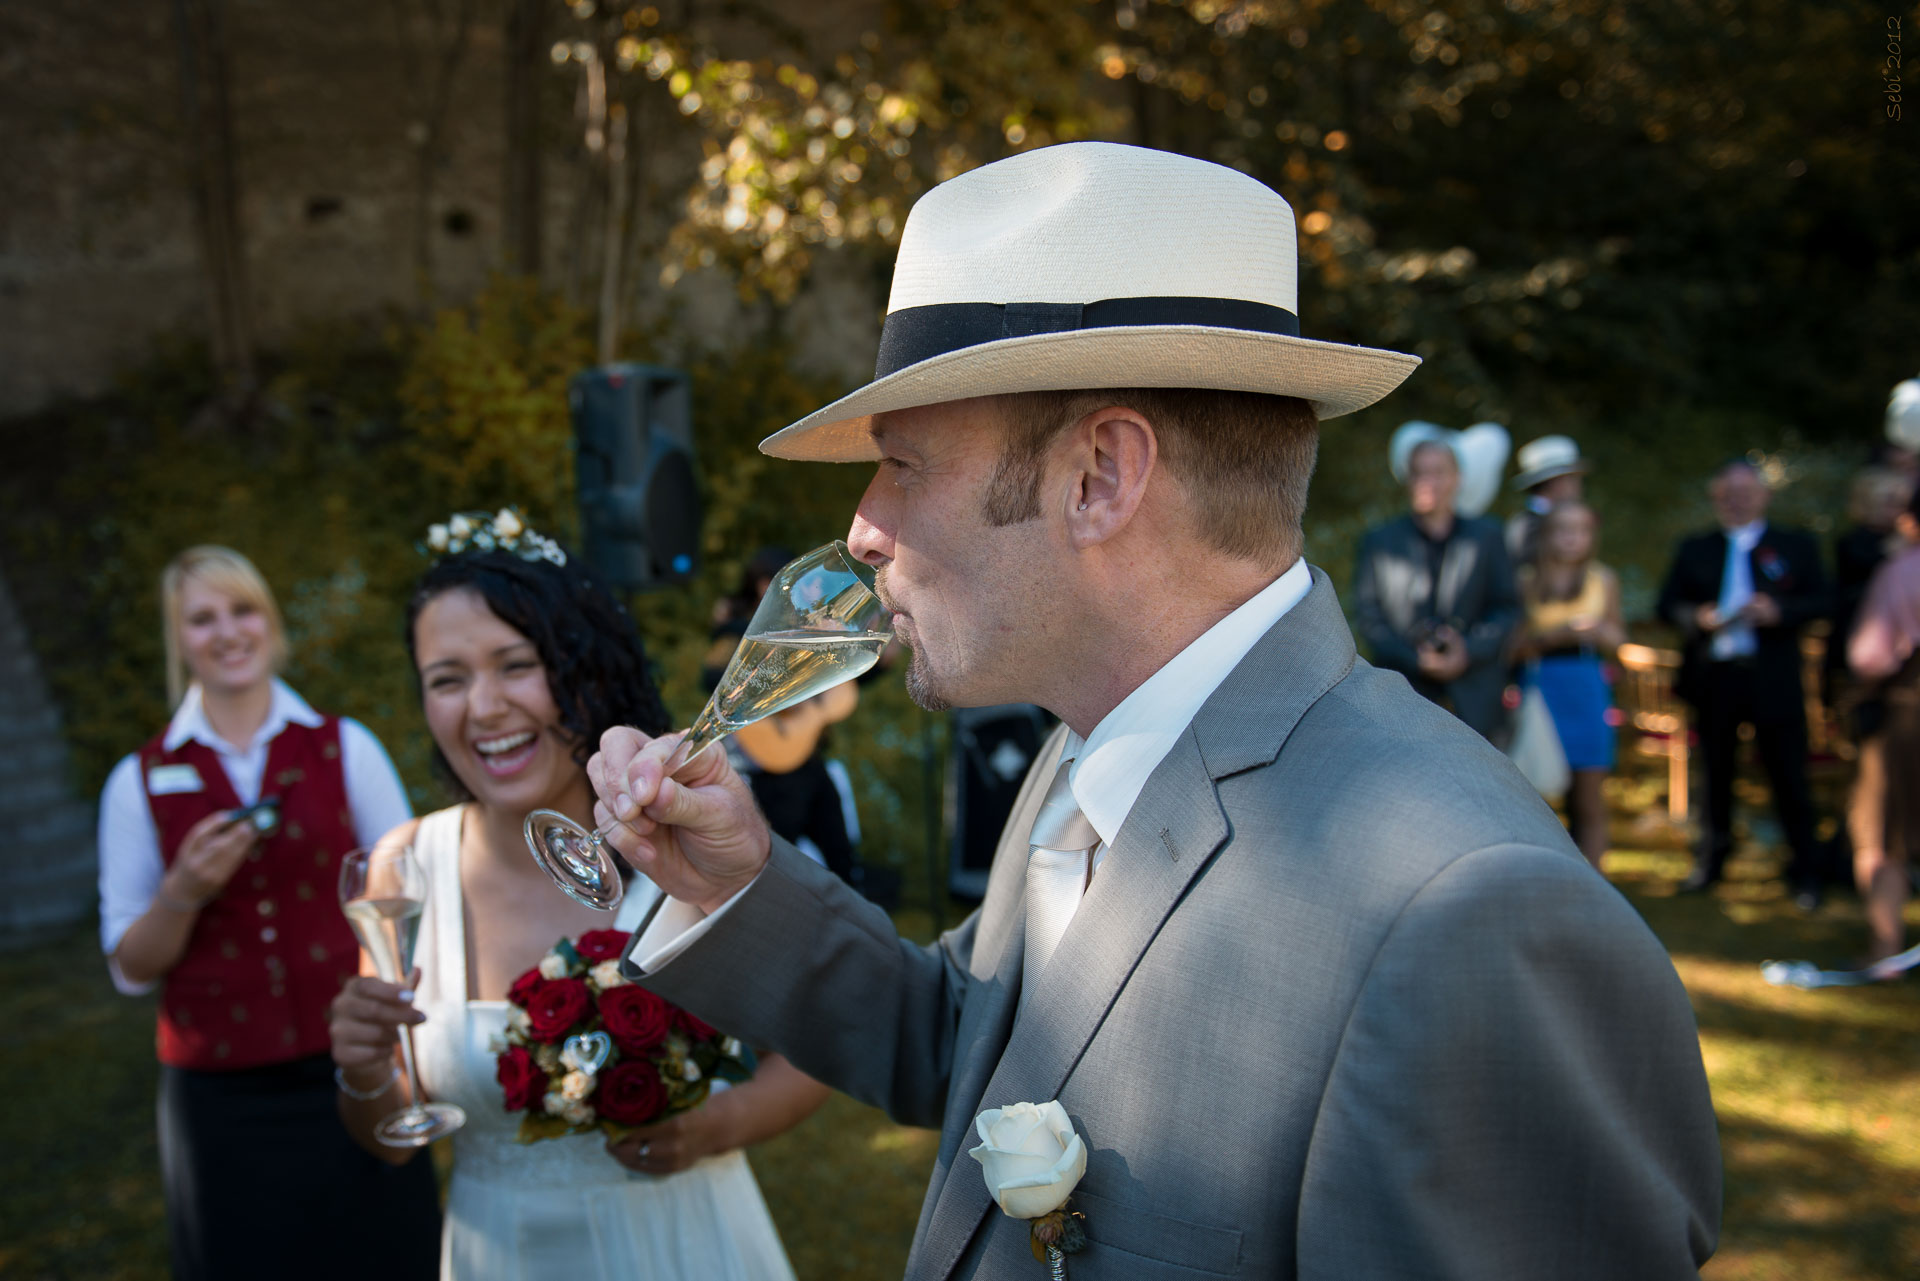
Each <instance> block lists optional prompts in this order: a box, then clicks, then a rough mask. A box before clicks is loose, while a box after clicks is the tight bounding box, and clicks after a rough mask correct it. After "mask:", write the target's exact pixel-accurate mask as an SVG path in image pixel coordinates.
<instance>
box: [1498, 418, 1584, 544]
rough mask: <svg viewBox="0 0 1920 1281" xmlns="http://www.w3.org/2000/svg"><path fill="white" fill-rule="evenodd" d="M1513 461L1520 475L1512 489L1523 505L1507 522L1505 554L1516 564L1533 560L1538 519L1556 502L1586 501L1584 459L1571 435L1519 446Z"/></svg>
mask: <svg viewBox="0 0 1920 1281" xmlns="http://www.w3.org/2000/svg"><path fill="white" fill-rule="evenodd" d="M1514 461H1515V462H1516V463H1517V464H1518V466H1519V468H1520V474H1519V475H1518V476H1515V477H1514V478H1513V487H1514V488H1515V489H1517V490H1519V491H1520V492H1521V493H1523V494H1525V495H1526V500H1525V503H1524V505H1523V506H1522V507H1521V508H1520V510H1519V511H1517V512H1515V513H1514V514H1513V515H1512V516H1511V517H1509V518H1508V520H1507V555H1508V556H1509V557H1510V558H1511V559H1512V560H1513V563H1514V564H1516V565H1526V564H1530V563H1532V561H1533V557H1534V550H1535V549H1534V541H1535V539H1536V537H1537V536H1538V535H1539V532H1540V518H1541V517H1543V516H1545V515H1546V514H1547V513H1548V512H1550V511H1552V510H1553V508H1554V505H1555V504H1557V503H1577V502H1582V501H1584V500H1585V497H1586V488H1587V467H1588V464H1587V460H1586V459H1584V458H1582V457H1581V456H1580V446H1579V445H1578V444H1576V443H1574V440H1573V437H1571V436H1542V437H1540V438H1539V439H1538V440H1530V441H1528V442H1527V443H1526V444H1524V445H1522V446H1520V452H1519V453H1518V454H1517V455H1515V458H1514Z"/></svg>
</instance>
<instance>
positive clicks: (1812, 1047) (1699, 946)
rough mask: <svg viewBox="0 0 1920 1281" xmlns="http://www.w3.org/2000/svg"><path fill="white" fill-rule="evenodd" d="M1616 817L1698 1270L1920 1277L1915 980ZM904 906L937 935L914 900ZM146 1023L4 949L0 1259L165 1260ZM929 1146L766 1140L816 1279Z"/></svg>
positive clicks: (806, 1273)
mask: <svg viewBox="0 0 1920 1281" xmlns="http://www.w3.org/2000/svg"><path fill="white" fill-rule="evenodd" d="M1619 835H1620V836H1621V837H1622V839H1623V848H1621V849H1619V850H1616V852H1615V853H1614V854H1613V855H1612V856H1611V862H1610V864H1609V874H1610V875H1611V876H1612V877H1613V879H1614V881H1615V882H1616V883H1617V884H1618V885H1620V887H1621V888H1622V889H1623V890H1624V891H1626V893H1627V894H1628V895H1629V896H1630V897H1631V898H1632V899H1633V901H1634V903H1635V905H1636V906H1638V907H1639V908H1640V910H1641V911H1642V912H1643V913H1644V914H1645V915H1646V918H1647V920H1648V922H1649V923H1650V924H1651V925H1652V926H1653V928H1654V930H1655V931H1656V932H1657V933H1658V934H1659V935H1660V937H1661V938H1662V939H1664V940H1665V941H1666V943H1667V945H1668V947H1669V948H1670V949H1672V951H1673V955H1674V963H1675V965H1676V966H1678V968H1679V970H1680V975H1681V977H1682V978H1683V979H1684V980H1685V981H1686V984H1687V987H1688V989H1689V990H1690V991H1691V992H1692V994H1693V998H1694V1008H1695V1010H1696V1012H1697V1013H1698V1016H1699V1020H1700V1030H1701V1039H1702V1044H1703V1048H1704V1051H1705V1056H1706V1062H1707V1069H1708V1072H1709V1073H1710V1074H1711V1076H1712V1079H1713V1092H1714V1100H1715V1104H1716V1106H1717V1107H1718V1109H1719V1113H1720V1121H1721V1134H1722V1142H1723V1144H1724V1150H1725V1155H1726V1162H1727V1206H1726V1228H1725V1232H1724V1234H1723V1236H1722V1243H1721V1249H1720V1253H1719V1255H1718V1257H1717V1258H1715V1259H1714V1261H1713V1262H1712V1263H1711V1264H1710V1265H1709V1266H1708V1268H1707V1270H1706V1272H1705V1274H1704V1275H1705V1276H1706V1277H1708V1278H1709V1279H1710V1281H1773V1279H1776V1278H1777V1279H1779V1281H1788V1279H1791V1281H1912V1279H1913V1278H1915V1277H1920V982H1909V983H1905V984H1894V985H1881V986H1877V987H1872V988H1856V989H1839V990H1827V991H1820V992H1800V991H1794V990H1790V989H1781V988H1774V987H1770V986H1768V985H1767V984H1766V983H1765V982H1763V981H1762V980H1761V978H1760V972H1759V964H1760V962H1761V961H1763V960H1766V959H1770V958H1774V957H1808V958H1812V959H1815V960H1818V961H1820V962H1821V963H1823V964H1827V965H1833V964H1838V963H1841V962H1843V961H1845V960H1846V958H1848V957H1850V956H1852V955H1853V954H1854V953H1856V952H1857V951H1858V950H1859V949H1860V946H1861V925H1860V915H1859V911H1858V908H1857V906H1856V904H1855V903H1854V902H1853V900H1852V898H1851V897H1850V896H1847V895H1844V894H1837V895H1836V896H1835V899H1834V901H1833V902H1832V903H1830V904H1829V905H1828V906H1827V907H1826V908H1824V909H1822V910H1821V912H1819V913H1818V914H1816V915H1815V916H1813V917H1811V918H1806V919H1802V918H1801V917H1799V916H1798V915H1796V914H1795V913H1794V912H1793V910H1792V908H1791V907H1790V906H1789V905H1788V904H1787V903H1786V901H1785V900H1784V898H1783V897H1782V895H1781V892H1780V887H1779V883H1778V882H1777V880H1773V879H1769V874H1770V873H1771V871H1772V867H1771V866H1770V865H1769V864H1767V863H1766V862H1765V861H1764V860H1762V859H1759V858H1757V857H1754V856H1752V855H1747V856H1743V857H1742V858H1739V859H1736V860H1735V862H1734V863H1733V864H1732V865H1731V867H1730V870H1729V882H1728V884H1726V885H1725V886H1723V887H1722V888H1721V890H1720V891H1719V892H1718V893H1717V894H1716V895H1710V896H1702V897H1691V898H1677V897H1674V896H1673V893H1672V890H1673V886H1674V884H1675V882H1676V881H1677V880H1678V879H1679V877H1680V876H1681V875H1683V874H1684V873H1685V871H1686V858H1685V856H1684V854H1682V853H1680V852H1679V851H1678V850H1677V848H1675V844H1676V843H1675V842H1674V840H1673V839H1672V838H1671V837H1670V836H1669V835H1667V834H1666V833H1665V832H1664V831H1663V830H1662V828H1661V826H1660V825H1659V824H1658V823H1655V822H1652V821H1651V820H1650V819H1649V820H1646V821H1644V822H1642V823H1636V824H1632V825H1628V824H1625V823H1623V824H1621V825H1620V828H1619ZM1912 919H1913V920H1914V923H1915V925H1916V926H1920V914H1916V915H1915V916H1914V917H1913V918H1912ZM902 924H903V927H904V928H906V929H908V930H909V931H910V932H912V933H916V934H924V931H925V924H926V922H925V916H924V913H921V914H918V916H917V918H912V917H910V918H908V919H903V922H902ZM151 1020H152V1007H151V1005H150V1003H148V1002H146V1001H127V1000H125V999H123V998H120V997H118V996H116V995H115V994H114V993H113V991H112V989H111V987H110V986H109V985H108V984H107V981H106V977H105V974H104V972H103V971H102V969H101V966H100V964H99V960H98V956H97V954H96V952H95V950H94V943H93V935H92V932H91V930H89V929H82V930H77V931H75V932H74V933H73V934H72V935H71V936H69V937H68V938H67V939H65V940H64V941H63V942H62V943H61V944H60V945H58V946H56V947H50V948H45V949H41V950H38V951H34V952H29V953H24V954H14V955H9V956H5V957H0V1028H3V1029H5V1030H4V1032H0V1097H4V1098H5V1099H7V1101H8V1105H7V1109H6V1110H7V1117H8V1120H7V1126H6V1141H5V1142H4V1143H0V1191H3V1192H4V1195H0V1276H5V1277H20V1278H36V1279H37V1278H92V1277H124V1278H158V1277H163V1276H165V1275H166V1263H165V1259H166V1250H165V1229H164V1225H163V1223H162V1219H161V1212H160V1201H159V1189H158V1184H157V1179H156V1176H155V1151H154V1139H153V1102H152V1100H153V1083H154V1069H153V1065H152V1051H151V1046H152V1032H151ZM933 1144H934V1139H933V1135H932V1134H930V1133H929V1132H927V1131H923V1130H914V1129H906V1128H903V1127H899V1126H895V1125H893V1124H892V1123H891V1122H889V1121H887V1120H886V1118H885V1117H883V1116H881V1115H880V1114H879V1113H878V1112H875V1111H873V1110H872V1109H870V1108H865V1107H861V1106H859V1105H857V1104H855V1103H852V1102H850V1101H848V1100H846V1099H844V1098H839V1097H836V1098H835V1099H834V1100H833V1101H832V1102H830V1103H829V1104H828V1105H827V1107H826V1108H824V1109H822V1111H821V1112H820V1113H818V1114H817V1115H815V1116H814V1117H813V1118H812V1119H810V1120H809V1121H807V1122H806V1123H805V1124H803V1125H802V1126H800V1127H799V1128H798V1129H796V1130H794V1131H792V1132H791V1133H789V1134H787V1135H784V1136H782V1137H781V1138H780V1139H778V1140H776V1141H774V1142H772V1143H769V1144H767V1145H765V1146H764V1147H762V1148H760V1149H757V1150H755V1152H754V1153H753V1164H754V1168H755V1170H756V1171H757V1172H758V1173H759V1176H760V1180H761V1184H762V1186H763V1188H764V1189H765V1191H766V1194H767V1199H768V1201H769V1203H770V1204H771V1205H772V1207H773V1212H774V1216H775V1218H776V1219H777V1220H778V1222H779V1226H780V1231H781V1235H782V1236H783V1238H784V1239H785V1240H786V1242H787V1246H788V1249H789V1250H790V1252H791V1253H792V1255H793V1260H794V1264H795V1267H796V1269H797V1270H798V1271H799V1273H800V1275H801V1276H802V1277H803V1278H808V1279H809V1281H812V1279H815V1278H818V1279H819V1281H827V1279H829V1278H833V1279H839V1278H866V1277H872V1278H890V1277H897V1276H899V1275H900V1272H901V1267H902V1265H903V1263H904V1262H905V1259H906V1251H907V1245H908V1242H909V1241H910V1239H911V1237H912V1234H913V1225H914V1222H915V1220H916V1218H917V1216H918V1213H919V1207H920V1199H921V1194H922V1192H923V1190H924V1189H925V1186H926V1172H927V1169H928V1166H929V1164H930V1163H931V1161H932V1159H933Z"/></svg>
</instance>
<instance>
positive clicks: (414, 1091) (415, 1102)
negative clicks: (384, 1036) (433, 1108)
mask: <svg viewBox="0 0 1920 1281" xmlns="http://www.w3.org/2000/svg"><path fill="white" fill-rule="evenodd" d="M400 1057H401V1059H402V1060H403V1061H404V1062H405V1063H406V1065H407V1093H408V1095H409V1097H410V1099H411V1101H410V1102H409V1103H408V1104H407V1108H406V1110H407V1111H408V1112H410V1113H415V1114H417V1113H419V1111H420V1107H421V1103H422V1099H421V1096H420V1073H419V1072H418V1071H416V1070H415V1069H414V1066H413V1027H412V1025H411V1024H409V1025H407V1026H404V1027H402V1028H401V1029H400Z"/></svg>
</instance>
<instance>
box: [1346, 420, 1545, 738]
mask: <svg viewBox="0 0 1920 1281" xmlns="http://www.w3.org/2000/svg"><path fill="white" fill-rule="evenodd" d="M1451 438H1452V436H1451V433H1449V435H1448V437H1447V438H1442V439H1436V440H1427V441H1423V442H1421V443H1420V444H1418V445H1416V446H1414V448H1413V450H1412V452H1411V453H1410V454H1409V455H1408V457H1407V463H1406V470H1407V476H1406V483H1407V498H1408V508H1409V511H1408V514H1407V515H1405V516H1402V517H1400V518H1398V519H1397V520H1390V521H1388V522H1387V523H1385V524H1384V525H1377V526H1375V527H1374V528H1372V529H1369V530H1368V531H1367V532H1366V534H1365V535H1364V536H1363V538H1362V539H1361V542H1360V554H1359V556H1358V557H1357V558H1356V564H1355V566H1354V617H1355V625H1356V628H1357V630H1358V631H1359V633H1360V635H1361V637H1362V638H1363V639H1364V640H1365V641H1366V644H1367V649H1368V651H1369V653H1370V655H1371V657H1372V659H1373V661H1374V663H1375V664H1376V665H1377V666H1380V667H1386V668H1391V669H1392V670H1394V671H1397V672H1400V673H1401V674H1403V675H1404V676H1405V677H1406V678H1407V680H1408V681H1409V682H1410V683H1411V684H1412V685H1413V687H1414V689H1416V690H1418V691H1419V692H1420V693H1421V694H1423V695H1425V696H1426V697H1427V698H1429V699H1432V700H1433V701H1434V702H1436V703H1439V704H1440V705H1441V706H1443V707H1448V708H1451V709H1452V711H1453V714H1454V715H1455V716H1458V717H1459V718H1460V719H1461V720H1463V721H1465V722H1466V723H1467V724H1468V725H1470V726H1472V727H1473V728H1474V729H1475V730H1477V731H1479V733H1480V734H1481V735H1482V736H1483V737H1485V738H1488V739H1490V740H1492V741H1493V743H1494V745H1495V746H1497V747H1504V746H1505V745H1506V739H1507V713H1506V709H1505V707H1504V706H1503V704H1502V696H1503V695H1504V694H1505V692H1506V686H1507V665H1506V660H1505V652H1506V645H1507V638H1508V637H1509V636H1510V635H1511V634H1512V632H1513V629H1514V625H1515V624H1516V623H1518V622H1519V621H1520V594H1519V589H1518V588H1517V587H1516V586H1515V584H1514V577H1513V566H1512V564H1511V563H1510V562H1509V561H1508V560H1507V546H1506V541H1505V538H1504V536H1503V535H1502V533H1501V530H1500V525H1499V522H1497V521H1493V520H1488V519H1485V518H1483V517H1474V518H1470V517H1467V516H1463V515H1457V514H1456V513H1455V511H1454V499H1455V497H1456V496H1457V495H1458V493H1459V490H1460V461H1459V458H1458V457H1457V456H1456V455H1455V453H1454V451H1453V447H1452V446H1451V445H1450V444H1449V443H1448V439H1451ZM1501 461H1503V462H1504V461H1505V460H1504V458H1502V460H1501Z"/></svg>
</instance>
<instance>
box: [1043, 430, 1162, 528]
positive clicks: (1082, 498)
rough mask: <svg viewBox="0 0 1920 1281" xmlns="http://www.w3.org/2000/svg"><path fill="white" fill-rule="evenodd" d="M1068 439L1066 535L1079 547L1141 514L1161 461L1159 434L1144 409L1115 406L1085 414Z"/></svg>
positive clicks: (1125, 525)
mask: <svg viewBox="0 0 1920 1281" xmlns="http://www.w3.org/2000/svg"><path fill="white" fill-rule="evenodd" d="M1065 440H1066V442H1067V451H1066V455H1067V456H1066V460H1065V461H1066V468H1065V481H1066V483H1065V485H1064V486H1063V488H1062V490H1061V491H1060V492H1061V493H1062V494H1063V496H1064V498H1065V500H1066V502H1065V505H1066V508H1067V510H1066V518H1067V532H1068V535H1069V537H1070V538H1072V540H1073V542H1074V544H1075V545H1076V546H1081V547H1085V546H1091V545H1093V544H1095V543H1101V542H1105V541H1107V540H1108V539H1110V538H1112V537H1114V536H1115V535H1116V534H1118V533H1119V532H1120V531H1121V530H1123V529H1125V528H1126V527H1127V526H1128V525H1129V524H1130V523H1132V521H1133V520H1134V518H1135V517H1136V516H1137V515H1138V513H1139V510H1140V505H1141V503H1142V502H1143V501H1145V499H1146V493H1147V482H1148V480H1149V479H1150V478H1151V477H1152V475H1153V472H1154V468H1155V467H1156V466H1157V465H1158V463H1159V458H1160V442H1159V438H1158V437H1157V435H1156V434H1155V432H1154V429H1153V424H1152V423H1150V422H1148V421H1147V419H1146V417H1145V416H1144V415H1143V414H1141V413H1139V412H1138V411H1137V410H1133V409H1128V408H1126V407H1124V406H1120V405H1111V406H1108V407H1106V408H1104V409H1097V410H1095V411H1093V412H1092V413H1090V414H1087V415H1086V416H1085V417H1083V418H1081V420H1080V421H1079V422H1077V423H1075V424H1074V426H1073V428H1072V429H1071V430H1070V431H1068V432H1067V433H1066V434H1065Z"/></svg>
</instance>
